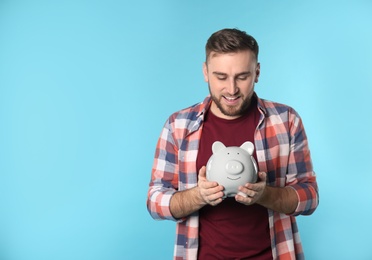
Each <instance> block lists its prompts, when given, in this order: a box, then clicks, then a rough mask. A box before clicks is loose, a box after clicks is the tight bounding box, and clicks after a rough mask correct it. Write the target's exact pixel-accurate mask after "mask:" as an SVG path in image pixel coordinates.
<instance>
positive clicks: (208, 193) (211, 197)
mask: <svg viewBox="0 0 372 260" xmlns="http://www.w3.org/2000/svg"><path fill="white" fill-rule="evenodd" d="M198 190H199V194H200V196H201V198H202V199H203V201H204V202H205V203H206V204H209V205H211V206H216V205H218V204H220V203H221V202H222V200H223V196H224V193H223V190H224V187H223V186H221V185H219V184H218V183H217V182H215V181H213V182H210V181H208V180H207V177H206V168H205V166H203V167H202V168H201V169H200V170H199V177H198Z"/></svg>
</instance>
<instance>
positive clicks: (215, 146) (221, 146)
mask: <svg viewBox="0 0 372 260" xmlns="http://www.w3.org/2000/svg"><path fill="white" fill-rule="evenodd" d="M224 148H226V146H225V145H224V144H223V143H221V142H220V141H216V142H214V143H213V144H212V152H213V153H217V152H218V151H220V150H221V149H224Z"/></svg>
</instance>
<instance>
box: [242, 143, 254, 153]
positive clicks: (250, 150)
mask: <svg viewBox="0 0 372 260" xmlns="http://www.w3.org/2000/svg"><path fill="white" fill-rule="evenodd" d="M240 148H242V149H244V150H246V151H248V153H249V154H250V155H252V154H253V151H254V145H253V144H252V143H251V142H245V143H244V144H242V145H241V146H240Z"/></svg>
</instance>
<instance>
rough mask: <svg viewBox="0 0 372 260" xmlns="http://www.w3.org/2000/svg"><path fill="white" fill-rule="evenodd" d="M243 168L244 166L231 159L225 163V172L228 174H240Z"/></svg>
mask: <svg viewBox="0 0 372 260" xmlns="http://www.w3.org/2000/svg"><path fill="white" fill-rule="evenodd" d="M243 170H244V166H243V164H242V163H241V162H239V161H235V160H232V161H228V162H227V163H226V172H227V173H229V174H240V173H242V172H243Z"/></svg>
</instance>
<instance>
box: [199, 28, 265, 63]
mask: <svg viewBox="0 0 372 260" xmlns="http://www.w3.org/2000/svg"><path fill="white" fill-rule="evenodd" d="M245 50H251V51H252V52H253V53H254V55H255V56H256V59H258V44H257V41H256V40H255V38H253V37H252V36H251V35H249V34H247V33H246V32H244V31H241V30H238V29H222V30H220V31H217V32H215V33H213V34H212V35H211V36H210V37H209V39H208V41H207V44H206V45H205V54H206V62H208V58H209V55H210V54H211V52H216V53H231V52H239V51H245Z"/></svg>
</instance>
